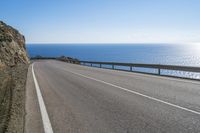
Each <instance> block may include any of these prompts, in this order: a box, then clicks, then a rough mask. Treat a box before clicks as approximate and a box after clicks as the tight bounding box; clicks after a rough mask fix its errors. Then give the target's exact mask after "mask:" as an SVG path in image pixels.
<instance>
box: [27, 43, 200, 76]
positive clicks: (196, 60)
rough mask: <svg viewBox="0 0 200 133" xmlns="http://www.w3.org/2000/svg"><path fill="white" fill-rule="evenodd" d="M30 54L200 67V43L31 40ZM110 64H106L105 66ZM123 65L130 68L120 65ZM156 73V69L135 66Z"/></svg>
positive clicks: (187, 74) (186, 74) (170, 72)
mask: <svg viewBox="0 0 200 133" xmlns="http://www.w3.org/2000/svg"><path fill="white" fill-rule="evenodd" d="M27 49H28V53H29V55H30V57H34V56H37V55H41V56H47V57H55V56H56V57H58V56H62V55H64V56H69V57H74V58H77V59H79V60H84V61H104V62H125V63H145V64H146V63H147V64H166V65H181V66H198V67H200V45H199V46H198V45H189V44H187V45H178V44H28V45H27ZM105 67H106V66H105ZM120 68H121V69H128V68H125V67H124V68H123V67H120ZM134 70H135V71H143V72H150V73H156V72H157V70H156V69H144V68H142V69H141V68H135V69H134ZM161 73H162V74H166V75H176V76H181V77H190V78H196V79H200V74H198V73H191V72H181V71H169V70H162V71H161Z"/></svg>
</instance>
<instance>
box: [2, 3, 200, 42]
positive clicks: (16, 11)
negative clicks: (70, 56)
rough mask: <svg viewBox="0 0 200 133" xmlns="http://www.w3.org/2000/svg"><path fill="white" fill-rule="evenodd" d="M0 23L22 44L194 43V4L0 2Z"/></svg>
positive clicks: (199, 16)
mask: <svg viewBox="0 0 200 133" xmlns="http://www.w3.org/2000/svg"><path fill="white" fill-rule="evenodd" d="M0 20H2V21H4V22H6V23H7V24H9V25H11V26H13V27H15V28H17V29H18V30H19V31H20V32H21V33H22V34H24V35H25V37H26V42H27V43H199V42H200V0H1V8H0ZM199 44H200V43H199Z"/></svg>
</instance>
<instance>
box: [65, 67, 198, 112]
mask: <svg viewBox="0 0 200 133" xmlns="http://www.w3.org/2000/svg"><path fill="white" fill-rule="evenodd" d="M65 71H67V72H70V73H72V74H75V75H78V76H81V77H84V78H87V79H91V80H94V81H97V82H101V83H104V84H107V85H110V86H112V87H116V88H118V89H121V90H124V91H127V92H130V93H133V94H136V95H139V96H142V97H145V98H147V99H150V100H154V101H156V102H160V103H163V104H167V105H169V106H172V107H175V108H178V109H182V110H185V111H187V112H190V113H194V114H197V115H200V112H197V111H195V110H191V109H188V108H185V107H181V106H179V105H176V104H173V103H169V102H166V101H163V100H160V99H157V98H154V97H151V96H148V95H145V94H142V93H139V92H136V91H133V90H129V89H126V88H123V87H120V86H117V85H114V84H111V83H108V82H105V81H103V80H99V79H95V78H92V77H89V76H85V75H83V74H80V73H76V72H72V71H68V70H65Z"/></svg>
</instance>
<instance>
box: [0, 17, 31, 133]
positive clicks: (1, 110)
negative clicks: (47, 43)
mask: <svg viewBox="0 0 200 133" xmlns="http://www.w3.org/2000/svg"><path fill="white" fill-rule="evenodd" d="M28 67H29V58H28V55H27V52H26V48H25V38H24V36H23V35H21V34H20V33H19V32H18V31H17V30H16V29H14V28H12V27H11V26H8V25H7V24H5V23H4V22H2V21H0V133H23V132H24V116H25V85H26V78H27V70H28Z"/></svg>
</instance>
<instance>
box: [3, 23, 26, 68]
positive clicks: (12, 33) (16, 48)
mask: <svg viewBox="0 0 200 133" xmlns="http://www.w3.org/2000/svg"><path fill="white" fill-rule="evenodd" d="M28 63H29V58H28V55H27V52H26V48H25V38H24V36H23V35H21V34H20V33H19V32H18V31H17V30H16V29H14V28H12V27H11V26H8V25H6V24H5V23H4V22H2V21H0V69H2V68H4V67H13V66H16V65H18V64H28Z"/></svg>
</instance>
